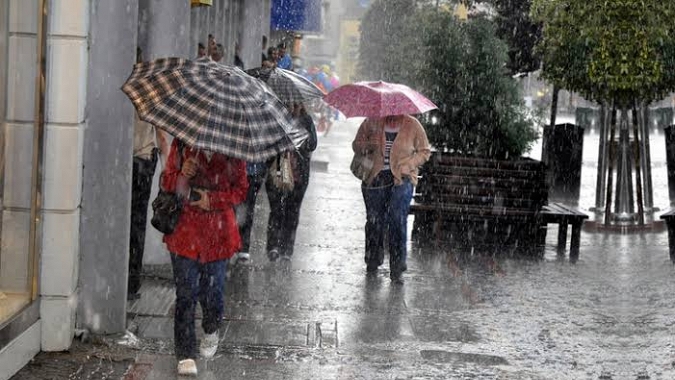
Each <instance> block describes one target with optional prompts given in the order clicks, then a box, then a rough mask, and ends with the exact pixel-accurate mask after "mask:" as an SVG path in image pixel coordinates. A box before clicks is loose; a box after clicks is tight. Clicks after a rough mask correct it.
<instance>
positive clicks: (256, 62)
mask: <svg viewBox="0 0 675 380" xmlns="http://www.w3.org/2000/svg"><path fill="white" fill-rule="evenodd" d="M265 2H266V0H247V1H244V2H243V4H242V7H243V10H242V17H241V25H240V29H239V30H240V32H241V41H240V44H241V59H242V60H243V61H244V67H245V68H246V69H250V68H253V67H260V53H261V52H262V42H261V41H262V36H263V34H264V32H263V31H264V30H269V26H268V27H267V28H266V29H263V23H264V20H265V19H266V16H265V10H266V9H265ZM266 11H267V13H268V14H269V11H270V10H269V9H267V10H266ZM267 17H269V15H267ZM268 25H269V23H268ZM268 38H269V36H268ZM270 43H271V42H270Z"/></svg>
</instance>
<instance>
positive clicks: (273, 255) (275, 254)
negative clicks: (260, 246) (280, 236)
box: [267, 248, 279, 261]
mask: <svg viewBox="0 0 675 380" xmlns="http://www.w3.org/2000/svg"><path fill="white" fill-rule="evenodd" d="M267 257H269V259H270V261H277V259H278V258H279V250H278V249H276V248H274V249H271V250H270V251H269V252H267Z"/></svg>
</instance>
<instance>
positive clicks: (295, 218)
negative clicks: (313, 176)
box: [265, 158, 309, 256]
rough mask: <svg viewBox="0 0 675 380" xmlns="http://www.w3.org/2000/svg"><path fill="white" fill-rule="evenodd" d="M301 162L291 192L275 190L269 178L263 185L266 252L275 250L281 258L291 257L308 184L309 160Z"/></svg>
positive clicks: (269, 177)
mask: <svg viewBox="0 0 675 380" xmlns="http://www.w3.org/2000/svg"><path fill="white" fill-rule="evenodd" d="M303 160H304V161H303V162H301V163H299V165H298V169H299V170H300V171H301V173H300V176H299V177H300V178H299V181H297V182H296V183H295V186H294V187H293V190H291V191H284V190H279V189H277V187H276V186H274V183H273V180H272V177H271V176H268V178H267V182H266V183H265V190H266V191H267V198H268V199H269V202H270V215H269V219H268V222H267V252H269V251H271V250H273V249H277V250H278V251H279V255H281V256H292V255H293V247H294V245H295V233H296V231H297V229H298V223H299V222H300V207H301V206H302V199H303V198H304V197H305V191H307V185H308V184H309V159H308V158H305V159H303ZM305 161H306V162H305Z"/></svg>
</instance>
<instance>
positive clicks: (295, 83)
mask: <svg viewBox="0 0 675 380" xmlns="http://www.w3.org/2000/svg"><path fill="white" fill-rule="evenodd" d="M246 72H247V73H248V74H249V75H251V76H254V77H256V78H258V79H260V80H262V81H263V82H265V83H267V85H268V86H269V87H270V88H271V89H272V91H274V93H275V94H276V95H277V97H278V98H279V99H280V100H281V101H282V102H284V103H286V104H290V103H302V102H306V101H309V100H312V99H318V98H323V97H324V95H326V93H325V92H323V91H322V90H321V89H320V88H319V87H317V86H316V85H315V84H314V83H312V82H311V81H310V80H308V79H307V78H305V77H303V76H302V75H300V74H297V73H295V72H293V71H290V70H284V69H280V68H273V69H268V68H255V69H250V70H247V71H246Z"/></svg>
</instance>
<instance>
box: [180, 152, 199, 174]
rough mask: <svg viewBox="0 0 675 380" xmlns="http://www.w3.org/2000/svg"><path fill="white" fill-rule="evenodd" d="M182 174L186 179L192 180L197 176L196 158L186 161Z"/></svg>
mask: <svg viewBox="0 0 675 380" xmlns="http://www.w3.org/2000/svg"><path fill="white" fill-rule="evenodd" d="M180 173H181V174H182V175H183V176H184V177H186V178H192V177H194V176H195V175H197V160H196V159H195V158H194V157H190V158H188V159H187V160H185V162H183V167H182V168H181V170H180Z"/></svg>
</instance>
